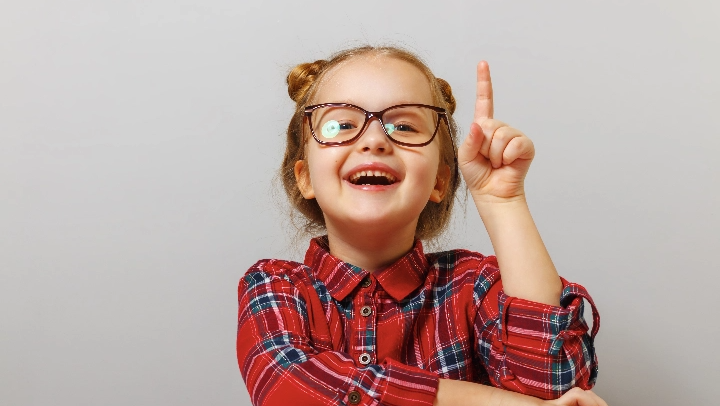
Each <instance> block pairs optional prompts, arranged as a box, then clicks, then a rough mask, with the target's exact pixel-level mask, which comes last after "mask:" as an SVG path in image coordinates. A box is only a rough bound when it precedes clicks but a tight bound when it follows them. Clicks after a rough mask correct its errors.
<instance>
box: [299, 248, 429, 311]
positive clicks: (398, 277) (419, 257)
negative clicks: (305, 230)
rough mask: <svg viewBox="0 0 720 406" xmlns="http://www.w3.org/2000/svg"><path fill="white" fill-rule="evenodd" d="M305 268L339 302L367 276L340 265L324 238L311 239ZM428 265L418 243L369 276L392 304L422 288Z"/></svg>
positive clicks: (346, 264)
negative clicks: (390, 298) (388, 296)
mask: <svg viewBox="0 0 720 406" xmlns="http://www.w3.org/2000/svg"><path fill="white" fill-rule="evenodd" d="M305 265H307V266H308V267H310V268H311V269H312V271H313V273H314V274H315V276H316V277H317V278H318V279H320V280H321V281H322V282H323V283H324V284H325V287H326V288H327V290H328V293H330V295H331V296H332V297H333V298H334V299H335V300H343V299H345V298H346V297H347V295H348V294H349V293H350V292H352V291H353V290H354V289H355V288H356V287H357V285H358V284H359V283H360V282H361V281H362V280H363V279H365V277H367V276H368V275H370V272H368V271H366V270H364V269H362V268H359V267H357V266H355V265H352V264H349V263H347V262H343V261H342V260H340V259H339V258H336V257H334V256H332V255H331V254H330V249H329V247H328V242H327V236H323V237H317V238H313V239H312V240H311V241H310V247H309V248H308V250H307V252H306V253H305ZM427 271H428V262H427V258H426V257H425V254H424V252H423V248H422V243H421V242H420V240H416V241H415V244H414V245H413V248H412V249H411V250H410V251H409V252H408V253H407V254H405V255H404V256H402V257H401V258H400V259H398V260H397V261H395V262H394V263H392V264H391V265H389V266H387V267H385V268H382V269H378V270H377V271H375V272H373V276H374V277H375V279H376V280H377V281H378V283H380V286H382V288H383V289H384V290H385V291H386V292H387V293H389V294H390V296H392V297H393V299H395V300H396V301H398V302H399V301H401V300H403V299H404V298H405V297H407V295H409V294H410V293H411V292H412V291H414V290H415V289H417V288H418V287H419V286H420V285H422V283H423V281H424V280H425V275H426V274H427Z"/></svg>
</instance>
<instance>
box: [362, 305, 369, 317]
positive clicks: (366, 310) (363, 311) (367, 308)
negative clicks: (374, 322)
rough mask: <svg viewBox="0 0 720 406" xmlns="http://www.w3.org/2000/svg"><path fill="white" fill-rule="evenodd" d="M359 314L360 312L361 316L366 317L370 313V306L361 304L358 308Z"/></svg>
mask: <svg viewBox="0 0 720 406" xmlns="http://www.w3.org/2000/svg"><path fill="white" fill-rule="evenodd" d="M360 314H362V315H363V317H367V316H369V315H371V314H372V308H371V307H370V306H363V307H362V308H361V309H360Z"/></svg>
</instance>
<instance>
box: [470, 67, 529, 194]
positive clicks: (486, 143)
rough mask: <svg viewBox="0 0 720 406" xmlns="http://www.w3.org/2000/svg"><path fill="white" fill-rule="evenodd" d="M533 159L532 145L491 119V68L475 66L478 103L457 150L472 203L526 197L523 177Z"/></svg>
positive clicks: (514, 130)
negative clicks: (478, 200) (467, 133)
mask: <svg viewBox="0 0 720 406" xmlns="http://www.w3.org/2000/svg"><path fill="white" fill-rule="evenodd" d="M534 156H535V147H534V146H533V143H532V141H531V140H530V139H529V138H528V137H526V136H525V134H523V133H522V132H520V131H519V130H517V129H515V128H512V127H510V126H509V125H507V124H505V123H503V122H501V121H498V120H494V119H493V91H492V82H491V80H490V67H489V66H488V64H487V62H485V61H482V62H480V63H479V64H478V66H477V99H476V101H475V118H474V120H473V123H472V124H471V125H470V134H469V135H468V136H467V138H466V139H465V141H464V142H463V144H462V145H461V146H460V149H459V150H458V164H459V166H460V171H461V172H462V174H463V178H465V183H466V184H467V186H468V189H469V190H470V193H471V194H472V195H473V197H474V198H475V199H481V200H487V201H507V200H514V199H516V198H518V197H521V198H522V197H524V196H525V188H524V181H525V175H526V174H527V171H528V169H529V168H530V163H531V162H532V159H533V157H534Z"/></svg>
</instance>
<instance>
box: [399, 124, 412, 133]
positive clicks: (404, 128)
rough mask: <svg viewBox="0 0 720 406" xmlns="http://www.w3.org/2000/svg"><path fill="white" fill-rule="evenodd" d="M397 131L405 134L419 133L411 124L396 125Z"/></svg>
mask: <svg viewBox="0 0 720 406" xmlns="http://www.w3.org/2000/svg"><path fill="white" fill-rule="evenodd" d="M395 130H396V131H405V132H417V129H415V127H414V126H412V125H411V124H395Z"/></svg>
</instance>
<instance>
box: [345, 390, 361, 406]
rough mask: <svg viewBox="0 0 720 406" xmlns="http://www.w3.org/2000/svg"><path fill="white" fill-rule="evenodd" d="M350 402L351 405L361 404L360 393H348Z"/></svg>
mask: <svg viewBox="0 0 720 406" xmlns="http://www.w3.org/2000/svg"><path fill="white" fill-rule="evenodd" d="M348 402H350V404H351V405H357V404H358V403H360V392H358V391H356V390H354V391H352V392H350V393H348Z"/></svg>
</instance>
